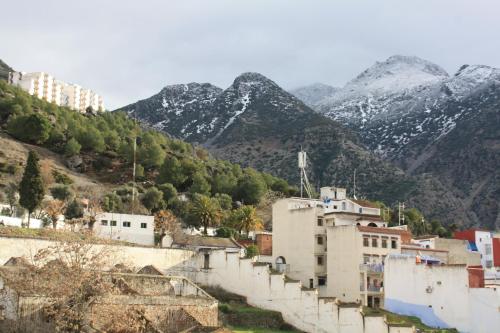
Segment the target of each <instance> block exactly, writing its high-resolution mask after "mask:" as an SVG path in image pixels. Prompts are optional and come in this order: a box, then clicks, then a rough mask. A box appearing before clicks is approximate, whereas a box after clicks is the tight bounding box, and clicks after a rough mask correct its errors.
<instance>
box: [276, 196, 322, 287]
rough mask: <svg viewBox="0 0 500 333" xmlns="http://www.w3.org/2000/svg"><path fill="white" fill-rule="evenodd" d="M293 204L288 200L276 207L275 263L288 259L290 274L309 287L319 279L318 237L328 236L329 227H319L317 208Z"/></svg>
mask: <svg viewBox="0 0 500 333" xmlns="http://www.w3.org/2000/svg"><path fill="white" fill-rule="evenodd" d="M290 205H291V203H290V201H289V200H288V199H282V200H279V201H277V202H276V203H275V204H274V205H273V239H272V241H273V254H272V255H273V258H274V259H273V261H274V262H276V258H278V257H284V258H285V260H286V264H287V265H289V266H288V267H289V270H288V271H287V274H288V275H289V276H290V277H291V278H292V279H297V280H301V281H302V283H303V284H304V285H307V286H309V279H313V280H316V279H315V274H314V272H315V267H316V261H315V256H314V247H315V240H316V239H315V234H319V233H325V228H324V226H323V227H317V226H316V222H317V221H316V217H317V215H318V214H317V208H316V207H307V206H301V208H294V207H292V206H290ZM317 228H319V229H320V230H316V229H317Z"/></svg>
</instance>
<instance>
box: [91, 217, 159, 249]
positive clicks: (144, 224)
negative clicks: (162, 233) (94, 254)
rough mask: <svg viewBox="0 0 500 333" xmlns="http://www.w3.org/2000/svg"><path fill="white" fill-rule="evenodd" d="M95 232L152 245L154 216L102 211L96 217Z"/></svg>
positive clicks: (105, 236) (104, 236)
mask: <svg viewBox="0 0 500 333" xmlns="http://www.w3.org/2000/svg"><path fill="white" fill-rule="evenodd" d="M94 233H95V234H96V235H97V236H99V237H102V238H108V239H114V240H122V241H126V242H130V243H135V244H140V245H149V246H152V245H154V244H155V243H154V216H148V215H132V214H118V213H101V214H99V215H98V216H97V217H96V223H95V226H94Z"/></svg>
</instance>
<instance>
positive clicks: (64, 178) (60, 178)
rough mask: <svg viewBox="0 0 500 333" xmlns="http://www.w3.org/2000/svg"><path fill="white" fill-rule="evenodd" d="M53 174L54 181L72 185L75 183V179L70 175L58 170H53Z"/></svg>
mask: <svg viewBox="0 0 500 333" xmlns="http://www.w3.org/2000/svg"><path fill="white" fill-rule="evenodd" d="M52 176H53V177H54V181H55V182H56V183H58V184H64V185H71V184H73V179H71V178H70V177H69V176H68V175H65V174H64V173H61V172H59V171H57V170H52Z"/></svg>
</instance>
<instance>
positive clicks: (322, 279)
mask: <svg viewBox="0 0 500 333" xmlns="http://www.w3.org/2000/svg"><path fill="white" fill-rule="evenodd" d="M318 286H326V276H318Z"/></svg>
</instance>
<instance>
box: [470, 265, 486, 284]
mask: <svg viewBox="0 0 500 333" xmlns="http://www.w3.org/2000/svg"><path fill="white" fill-rule="evenodd" d="M467 271H468V272H469V288H484V269H483V268H482V267H481V266H469V267H467Z"/></svg>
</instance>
